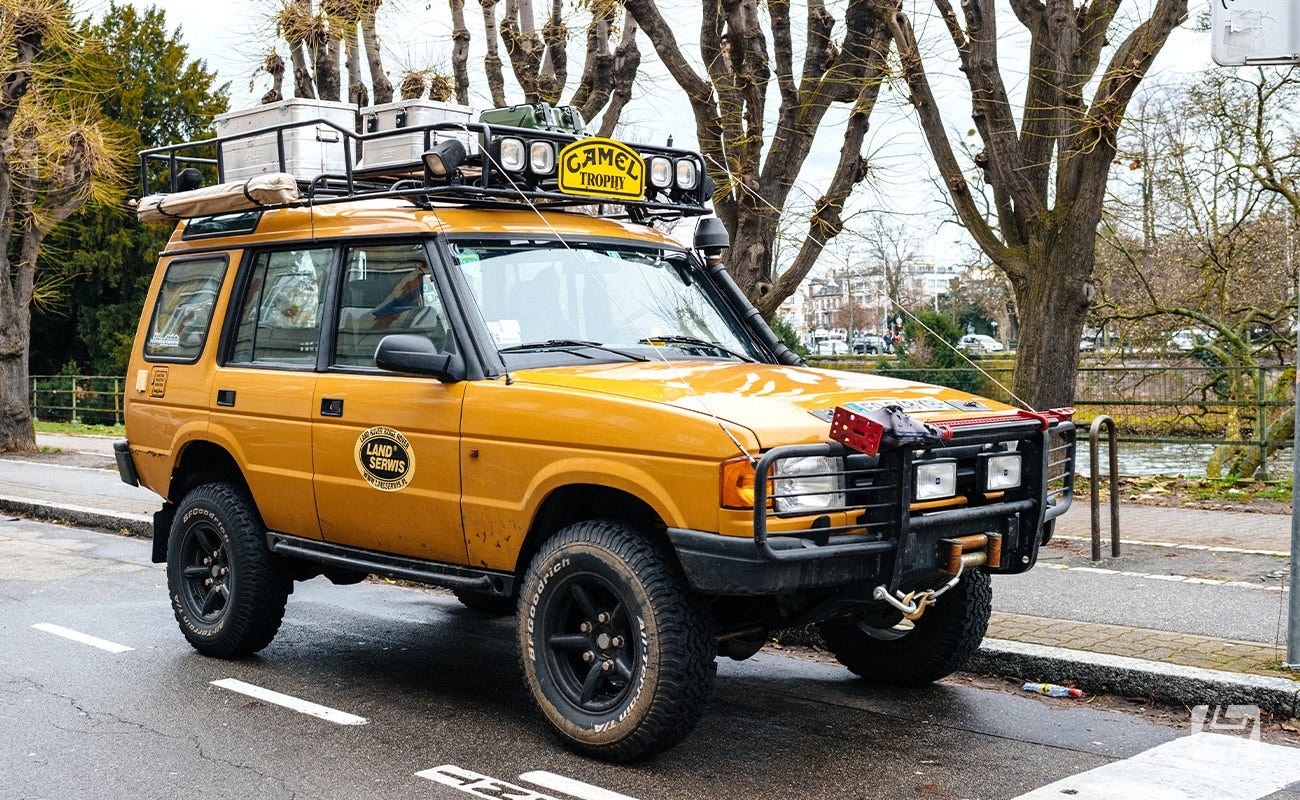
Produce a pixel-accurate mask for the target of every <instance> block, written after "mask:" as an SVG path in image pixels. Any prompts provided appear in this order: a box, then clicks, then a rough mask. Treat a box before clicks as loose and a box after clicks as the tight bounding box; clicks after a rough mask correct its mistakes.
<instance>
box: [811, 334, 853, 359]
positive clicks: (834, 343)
mask: <svg viewBox="0 0 1300 800" xmlns="http://www.w3.org/2000/svg"><path fill="white" fill-rule="evenodd" d="M811 349H812V352H813V355H815V356H844V355H848V354H849V343H848V342H846V341H845V340H844V334H842V333H829V332H826V331H817V332H816V333H814V334H813V343H812V348H811Z"/></svg>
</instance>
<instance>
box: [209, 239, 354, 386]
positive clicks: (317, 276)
mask: <svg viewBox="0 0 1300 800" xmlns="http://www.w3.org/2000/svg"><path fill="white" fill-rule="evenodd" d="M331 255H332V253H331V251H330V250H329V249H327V248H320V249H315V250H280V251H276V252H272V253H260V254H258V256H257V258H256V260H255V261H254V262H253V274H252V275H251V276H250V279H249V282H248V289H247V290H246V291H245V292H244V302H243V304H242V305H241V306H240V310H239V328H238V331H237V332H236V335H235V345H234V350H233V352H232V353H231V356H230V361H231V362H232V363H245V364H247V363H252V364H279V365H286V366H308V367H314V366H315V365H316V344H317V342H318V341H319V339H320V325H321V305H322V303H324V301H325V281H326V278H327V277H328V275H329V268H330V257H331Z"/></svg>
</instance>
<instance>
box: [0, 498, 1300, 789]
mask: <svg viewBox="0 0 1300 800" xmlns="http://www.w3.org/2000/svg"><path fill="white" fill-rule="evenodd" d="M33 625H40V626H43V627H42V628H33V627H32V626H33ZM45 626H61V627H59V628H47V627H45ZM63 629H67V630H63ZM69 631H72V632H75V633H69ZM78 633H79V634H86V635H90V636H94V637H98V638H99V639H101V640H104V641H102V642H98V643H97V644H98V646H94V645H92V644H86V643H84V642H83V641H78V640H75V639H69V638H65V637H66V636H69V635H72V636H75V635H77V634H78ZM113 643H115V644H117V645H120V646H124V647H129V648H132V649H129V650H120V651H118V652H110V650H105V649H101V648H102V647H109V648H110V649H113V648H112V644H113ZM0 652H2V653H3V654H4V656H3V657H2V658H0V698H2V699H3V707H4V709H5V713H3V714H0V798H6V799H7V798H23V800H28V799H30V798H51V799H53V798H59V799H60V800H62V799H64V798H91V797H94V798H119V797H121V798H128V797H129V798H133V799H134V798H141V799H143V798H174V797H177V796H181V795H189V796H217V797H245V798H281V797H304V798H305V797H313V798H361V797H366V798H378V797H382V798H405V797H419V798H464V797H466V796H467V795H469V796H478V797H515V798H537V797H554V798H557V799H558V798H569V797H571V796H576V797H581V798H587V800H627V799H628V798H636V799H637V800H653V799H657V798H665V799H666V798H720V799H722V800H731V798H753V797H763V798H800V800H804V799H805V798H916V797H929V798H1013V797H1017V796H1019V795H1021V794H1023V793H1026V792H1029V791H1031V790H1033V789H1035V788H1036V787H1041V786H1044V785H1045V784H1050V783H1052V782H1053V781H1057V780H1058V779H1062V778H1067V777H1069V776H1073V775H1077V774H1079V773H1083V772H1085V771H1088V770H1092V769H1093V768H1097V767H1101V766H1103V765H1107V764H1112V763H1114V765H1116V766H1118V767H1123V765H1125V764H1128V763H1130V762H1127V761H1124V760H1123V759H1129V758H1130V757H1133V756H1135V755H1138V754H1139V753H1142V752H1143V751H1148V750H1149V748H1153V747H1156V746H1157V745H1161V744H1162V743H1167V742H1171V741H1172V740H1175V739H1178V740H1179V741H1180V742H1181V741H1182V737H1185V736H1186V735H1187V734H1188V733H1189V727H1188V725H1182V726H1179V727H1175V726H1171V725H1165V724H1160V723H1158V722H1155V721H1152V720H1150V719H1148V718H1145V717H1142V716H1138V715H1133V714H1127V713H1121V712H1119V711H1113V710H1105V709H1096V708H1092V707H1089V706H1087V705H1083V704H1081V703H1071V702H1070V701H1053V700H1046V699H1041V698H1037V697H1030V696H1023V695H1020V694H1016V693H1010V692H1006V691H1002V690H997V689H989V688H978V687H976V686H973V685H969V682H968V681H964V680H952V681H946V682H944V683H941V684H939V685H937V686H933V687H930V688H927V689H923V690H914V691H906V692H903V691H883V690H878V689H871V688H869V687H867V686H865V685H863V684H862V683H861V682H859V681H856V680H854V679H852V677H851V676H850V675H849V674H848V673H847V672H846V671H844V670H842V669H840V668H839V667H837V666H832V665H826V664H819V663H814V662H810V661H805V660H800V659H795V658H788V657H784V656H778V655H767V654H763V655H760V656H759V657H757V658H755V659H753V660H751V661H748V662H744V663H740V664H736V663H732V662H723V663H722V664H721V665H720V677H719V681H718V686H717V690H716V692H715V693H714V696H713V699H712V702H711V705H710V708H709V712H708V714H707V715H706V716H705V718H704V721H703V723H702V724H701V726H700V727H699V728H698V729H697V730H696V731H695V733H694V734H692V735H691V736H690V737H689V738H688V739H687V741H686V742H685V743H684V744H683V745H681V746H679V747H678V748H676V749H674V750H672V751H670V752H669V753H667V754H665V755H664V756H662V757H660V758H658V759H657V760H655V761H652V762H650V763H648V764H644V765H638V766H632V767H621V766H612V765H606V764H600V763H596V762H592V761H588V760H585V759H583V758H580V757H578V756H575V755H572V754H570V753H568V752H567V751H565V750H563V749H562V748H560V747H559V746H558V745H557V744H556V743H555V742H554V741H553V740H552V739H551V738H550V736H549V735H548V734H547V732H546V730H545V728H544V726H543V724H542V721H541V720H540V718H539V716H538V715H537V713H536V712H535V711H534V710H533V709H532V707H531V705H530V703H529V701H528V698H527V695H526V692H525V690H524V688H523V686H522V684H521V682H520V678H519V676H518V672H517V667H516V659H517V651H516V647H515V644H514V635H513V620H502V619H492V618H488V617H484V616H481V615H479V614H476V613H473V612H469V611H466V610H463V609H461V608H460V607H459V606H458V605H457V604H456V603H455V601H454V600H452V599H450V598H449V597H446V596H444V595H442V594H439V593H434V592H429V591H421V590H415V589H409V588H402V587H397V586H385V585H379V584H375V583H366V584H362V585H358V586H352V587H333V586H331V585H329V584H328V583H325V582H323V581H320V580H317V581H312V582H309V583H306V584H299V585H298V589H297V591H296V593H295V594H294V596H293V597H292V598H291V599H290V605H289V612H288V615H287V618H286V621H285V625H284V628H283V629H282V631H281V633H280V636H279V637H278V638H277V639H276V641H275V643H273V644H272V645H271V646H270V647H269V648H267V649H266V650H265V651H264V652H263V653H262V654H261V655H260V656H259V657H257V658H254V659H250V660H247V661H239V662H226V661H218V660H213V659H208V658H204V657H202V656H199V655H197V654H196V653H194V652H193V651H192V650H190V648H189V647H188V646H187V645H186V644H185V642H184V640H183V639H182V638H181V635H180V633H179V632H178V631H177V629H176V625H175V621H174V620H173V618H172V615H171V612H170V609H169V608H168V605H167V600H166V589H165V580H164V575H163V572H162V570H161V568H160V567H158V566H156V565H152V564H149V563H148V545H147V543H146V542H144V541H141V540H138V539H127V538H122V537H117V536H114V535H110V534H103V533H95V532H90V531H81V530H76V529H70V528H63V527H58V526H53V525H46V524H41V523H35V522H29V521H23V520H9V521H5V522H0ZM229 679H234V680H237V681H242V682H244V683H246V684H250V685H252V686H254V687H260V688H261V689H269V690H272V691H275V692H280V693H282V694H284V695H288V696H291V697H292V698H295V699H296V700H297V701H298V702H299V703H301V701H308V702H311V703H316V704H320V705H323V706H326V707H328V708H329V709H333V710H336V711H337V712H344V713H346V714H349V715H355V717H359V718H362V720H364V724H338V723H337V722H335V721H331V720H329V719H323V718H320V717H317V716H311V715H309V714H306V713H301V711H299V710H294V709H291V708H288V707H283V706H281V705H277V704H274V703H272V702H268V701H267V700H265V699H254V698H253V697H250V696H246V695H245V694H241V693H237V692H236V691H232V690H230V689H228V688H223V687H221V686H217V685H214V684H213V682H214V681H225V680H229ZM285 702H289V701H285ZM320 713H326V712H320ZM326 715H327V716H328V714H326ZM343 721H348V722H357V721H358V720H356V719H344V720H343ZM1203 738H1205V737H1198V739H1203ZM1212 738H1213V739H1215V740H1218V738H1219V737H1218V736H1217V735H1212ZM1264 748H1268V745H1267V744H1266V745H1264ZM1152 752H1155V751H1152ZM1260 752H1261V753H1262V754H1263V755H1262V756H1261V757H1265V758H1266V759H1272V760H1271V761H1269V762H1268V763H1270V764H1274V765H1275V766H1276V769H1277V770H1280V771H1281V772H1280V773H1279V774H1283V775H1285V777H1283V778H1282V782H1281V783H1277V784H1276V785H1275V786H1273V787H1272V788H1269V789H1268V791H1273V793H1272V794H1268V792H1267V791H1255V790H1254V789H1252V790H1249V791H1247V790H1245V789H1242V790H1240V791H1237V792H1236V793H1233V791H1227V792H1225V791H1223V790H1222V789H1221V788H1220V789H1217V790H1216V792H1217V793H1216V794H1213V795H1204V794H1196V793H1189V794H1186V795H1184V794H1178V795H1173V794H1163V795H1157V794H1146V795H1144V796H1145V797H1156V796H1160V797H1173V796H1178V797H1195V798H1200V797H1210V796H1214V797H1219V798H1224V800H1234V798H1235V799H1236V800H1246V798H1257V797H1263V796H1267V797H1270V798H1290V799H1291V800H1300V784H1292V785H1291V788H1290V789H1282V790H1280V791H1274V789H1276V788H1277V787H1278V786H1285V785H1286V781H1287V780H1292V781H1294V780H1300V751H1294V750H1281V749H1277V748H1275V747H1274V748H1272V749H1267V751H1266V752H1265V751H1260ZM1293 753H1295V754H1296V757H1295V758H1291V756H1292V754H1293ZM1279 754H1280V755H1279ZM1200 760H1201V761H1204V759H1200ZM1132 763H1133V764H1139V763H1141V762H1140V761H1138V762H1132ZM1288 764H1290V765H1291V766H1287V765H1288ZM1277 765H1281V766H1277ZM1210 767H1211V768H1212V769H1213V767H1214V765H1213V763H1211V764H1210ZM438 768H443V769H441V770H439V769H438ZM1108 769H1109V768H1108ZM1288 769H1294V772H1295V776H1294V777H1290V773H1289V772H1287V770H1288ZM429 770H435V771H434V772H432V773H429V772H427V771H429ZM466 771H469V772H472V773H477V774H478V775H481V776H488V777H490V778H492V779H495V781H496V782H484V781H479V782H478V783H477V784H473V785H469V786H467V785H466V784H471V783H472V781H473V780H477V779H473V778H470V777H466V776H467V774H468V773H467V772H466ZM1130 771H1132V770H1130ZM1252 771H1253V772H1256V773H1259V774H1261V775H1262V774H1268V769H1264V768H1261V769H1258V770H1252ZM417 773H424V775H426V776H427V777H421V776H420V775H418V774H417ZM543 773H545V774H543ZM1089 774H1091V773H1089ZM1179 774H1182V773H1179ZM439 779H440V780H439ZM566 779H567V780H569V781H573V780H577V781H581V782H583V783H584V784H586V785H587V786H586V787H583V786H578V787H576V788H575V786H574V785H573V784H572V783H569V784H567V785H558V784H557V780H560V781H563V780H566ZM1086 779H1087V776H1081V777H1080V778H1079V779H1078V780H1086ZM1189 780H1190V779H1189ZM501 781H505V782H509V783H511V784H514V785H517V786H520V787H529V789H530V790H531V792H536V793H537V794H532V793H528V792H518V791H509V790H503V789H501V788H500V787H501V784H500V782H501ZM474 785H477V787H478V788H477V789H475V788H474ZM1189 785H1190V784H1189ZM1234 785H1235V784H1234ZM547 786H550V787H551V788H544V787H547ZM566 788H567V791H565V790H566ZM597 788H599V790H600V791H598V790H597ZM601 791H603V792H604V793H603V794H602V793H601ZM1046 791H1047V792H1048V793H1049V794H1053V793H1055V792H1056V791H1057V790H1055V789H1050V790H1046ZM1097 791H1098V792H1101V790H1097ZM1234 791H1235V790H1234ZM1069 793H1072V794H1077V792H1075V790H1069ZM1038 796H1040V795H1039V794H1035V797H1038ZM1092 796H1096V797H1103V796H1104V797H1123V796H1126V793H1125V792H1120V793H1119V794H1116V793H1115V791H1114V790H1113V789H1108V790H1106V791H1105V792H1102V793H1100V794H1098V793H1094V794H1089V793H1088V792H1087V791H1084V792H1083V793H1082V794H1081V795H1080V797H1079V800H1083V798H1086V797H1092ZM1127 796H1137V795H1136V794H1131V795H1127Z"/></svg>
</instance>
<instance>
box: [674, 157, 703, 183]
mask: <svg viewBox="0 0 1300 800" xmlns="http://www.w3.org/2000/svg"><path fill="white" fill-rule="evenodd" d="M699 182H700V168H699V167H697V166H695V161H694V160H693V159H689V158H682V159H679V160H678V161H677V188H678V189H688V190H689V189H694V188H695V187H696V185H698V184H699Z"/></svg>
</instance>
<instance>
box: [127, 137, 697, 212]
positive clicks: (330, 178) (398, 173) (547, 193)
mask: <svg viewBox="0 0 1300 800" xmlns="http://www.w3.org/2000/svg"><path fill="white" fill-rule="evenodd" d="M304 136H310V137H311V139H312V140H314V141H320V142H323V143H325V146H328V147H329V148H331V149H330V153H331V156H330V158H329V159H321V161H322V162H325V161H329V162H332V163H330V166H331V167H332V169H331V170H330V171H325V172H320V173H319V174H310V175H301V174H297V175H295V177H296V178H297V179H298V183H299V188H300V192H301V194H302V198H303V199H302V200H300V201H297V202H293V203H287V204H284V205H282V206H264V207H265V208H277V207H291V206H302V205H322V204H328V203H341V202H351V201H354V200H363V199H377V198H403V199H406V200H409V201H411V202H412V203H414V204H416V205H417V206H428V205H432V204H434V203H438V204H452V205H465V206H475V207H484V206H488V207H503V206H507V207H512V208H518V207H519V205H520V204H521V203H527V204H530V205H533V206H537V207H539V208H552V209H554V208H580V207H585V208H586V209H587V210H588V213H593V212H592V211H591V210H590V209H591V208H592V207H593V206H594V207H596V210H595V212H594V213H595V214H596V215H598V216H602V217H614V218H626V219H631V220H633V221H635V222H649V221H650V220H652V219H663V218H676V217H683V216H699V215H703V214H708V213H711V210H710V209H709V208H708V203H709V201H710V199H711V197H712V194H713V189H714V183H713V181H712V180H711V179H710V178H709V177H708V176H707V174H706V173H705V170H704V159H703V158H702V157H701V156H700V154H699V153H696V152H693V151H690V150H683V149H680V148H673V147H664V146H659V145H646V144H625V143H623V142H619V141H616V140H613V139H604V138H598V137H580V136H578V135H575V134H573V133H569V132H566V131H559V130H546V129H535V128H517V127H511V126H504V125H489V124H488V123H484V122H457V121H450V122H448V121H444V122H435V123H431V124H427V125H416V126H411V127H403V128H397V129H393V130H384V131H376V132H373V133H357V132H356V131H354V130H349V129H348V128H346V127H345V126H342V125H339V124H338V123H337V122H334V121H331V120H329V119H323V118H322V119H313V120H296V121H292V122H285V123H281V124H277V125H270V126H267V127H263V128H257V129H255V130H249V131H244V132H240V133H236V134H232V135H228V136H220V137H214V138H210V139H202V140H197V141H192V142H182V143H179V144H172V145H166V146H163V147H155V148H151V149H148V150H142V151H141V152H140V177H141V184H142V188H143V194H144V195H149V194H151V193H153V192H157V191H159V189H160V188H165V190H166V191H168V192H176V191H178V190H179V189H178V181H179V180H180V174H181V172H182V170H184V169H187V168H190V167H193V168H197V169H198V170H199V171H200V173H201V174H203V177H204V182H205V183H213V182H216V183H225V182H227V180H228V176H227V172H228V167H229V165H230V164H231V162H232V160H235V159H238V160H239V165H240V166H239V170H240V172H241V175H243V174H247V173H248V170H249V167H248V160H249V158H250V153H255V154H258V155H253V156H252V157H253V158H258V157H261V158H263V159H264V160H265V163H264V164H262V165H260V167H259V166H254V167H253V172H255V173H256V172H272V171H278V172H288V173H294V171H295V170H294V169H293V167H294V166H297V165H298V163H299V162H300V161H301V159H295V158H294V157H293V155H292V154H291V150H293V149H294V148H295V147H298V146H300V145H301V142H302V141H303V137H304ZM396 137H402V138H403V139H407V140H408V141H412V144H414V145H418V144H419V142H420V140H422V142H423V147H422V148H420V149H419V152H420V153H421V154H422V155H423V154H428V153H429V151H430V150H432V149H434V148H435V146H437V145H442V147H443V150H444V151H445V154H447V155H449V156H450V158H449V159H446V160H443V161H439V160H438V159H432V161H433V162H434V163H435V164H436V165H438V167H440V168H441V174H435V173H434V172H433V170H431V169H430V164H429V163H426V162H427V161H429V160H430V159H426V158H418V159H412V160H409V161H400V162H398V163H392V162H388V163H383V164H380V165H367V164H366V163H365V159H364V153H365V150H366V147H367V146H368V145H369V146H373V144H374V143H376V142H380V141H382V140H386V139H388V140H391V139H393V138H396ZM412 137H414V139H413V140H412ZM449 141H458V142H460V143H461V145H462V148H459V149H458V148H457V147H455V146H454V145H450V146H448V145H445V144H444V143H446V142H449ZM389 149H390V150H391V148H389ZM266 151H269V153H268V154H267V155H265V156H261V155H260V154H261V153H263V152H266ZM458 159H459V160H458ZM507 167H509V169H507Z"/></svg>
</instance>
